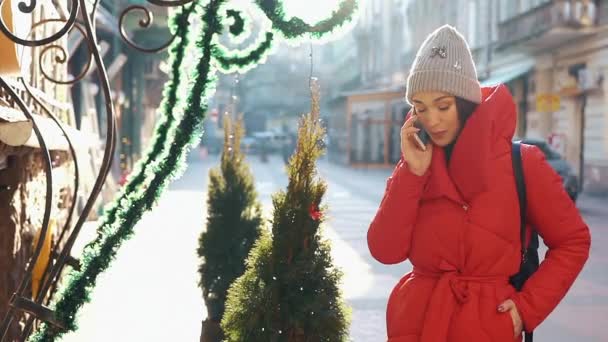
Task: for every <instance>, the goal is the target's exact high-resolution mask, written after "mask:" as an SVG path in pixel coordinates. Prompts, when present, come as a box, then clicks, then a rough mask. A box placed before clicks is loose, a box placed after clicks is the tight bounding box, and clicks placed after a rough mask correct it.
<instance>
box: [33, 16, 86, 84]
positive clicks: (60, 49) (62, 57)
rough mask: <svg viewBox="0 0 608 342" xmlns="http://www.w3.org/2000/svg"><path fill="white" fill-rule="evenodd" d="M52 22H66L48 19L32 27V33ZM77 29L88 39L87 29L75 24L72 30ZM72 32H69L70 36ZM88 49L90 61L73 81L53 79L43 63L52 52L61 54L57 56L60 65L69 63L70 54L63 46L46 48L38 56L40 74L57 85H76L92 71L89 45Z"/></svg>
mask: <svg viewBox="0 0 608 342" xmlns="http://www.w3.org/2000/svg"><path fill="white" fill-rule="evenodd" d="M51 22H65V20H63V19H46V20H43V21H41V22H38V23H36V24H34V25H32V31H33V30H34V29H35V28H36V27H38V26H40V25H44V24H47V23H51ZM71 29H72V30H73V29H76V30H78V31H79V32H80V34H82V36H83V37H85V39H86V33H85V29H84V27H82V25H81V24H80V23H78V22H76V23H74V25H73V26H72V28H71ZM69 33H70V32H68V34H69ZM87 49H88V50H89V59H88V60H87V63H86V65H85V66H84V68H82V70H81V71H80V73H79V74H78V75H76V76H74V78H73V79H71V80H57V79H55V78H53V77H52V76H50V75H49V74H48V73H47V71H46V70H44V63H43V59H44V57H45V56H46V54H47V53H49V52H51V51H52V50H57V51H58V52H59V54H60V55H59V56H55V62H56V63H58V64H65V63H67V61H68V53H67V52H66V51H65V48H64V47H63V46H61V45H49V46H45V47H44V48H42V50H41V51H40V55H39V56H38V65H39V66H40V73H42V75H43V76H44V77H45V78H46V79H47V80H49V81H51V82H53V83H55V84H64V85H66V84H75V83H78V82H80V81H81V80H82V79H83V78H85V77H86V76H87V74H88V72H89V70H90V69H91V62H92V60H93V56H92V53H91V47H90V46H89V45H88V44H87Z"/></svg>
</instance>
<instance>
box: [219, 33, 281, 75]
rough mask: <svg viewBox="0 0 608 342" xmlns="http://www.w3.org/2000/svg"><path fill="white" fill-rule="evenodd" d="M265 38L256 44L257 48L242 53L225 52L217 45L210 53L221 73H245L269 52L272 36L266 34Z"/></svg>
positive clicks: (271, 34)
mask: <svg viewBox="0 0 608 342" xmlns="http://www.w3.org/2000/svg"><path fill="white" fill-rule="evenodd" d="M265 37H266V39H265V40H264V41H263V42H261V43H260V44H258V46H257V47H253V48H250V49H248V50H245V51H242V52H241V51H226V50H224V49H223V48H222V47H221V46H219V45H217V46H215V48H214V49H213V52H212V53H213V58H215V60H216V61H217V62H218V64H219V65H218V67H219V68H220V70H221V71H222V72H225V73H232V72H235V71H239V72H245V71H247V70H249V69H251V68H253V67H254V66H255V65H256V64H258V63H259V62H260V61H262V60H263V59H264V57H266V56H267V55H268V53H269V52H270V50H271V48H272V40H273V37H274V34H273V33H272V32H266V34H265Z"/></svg>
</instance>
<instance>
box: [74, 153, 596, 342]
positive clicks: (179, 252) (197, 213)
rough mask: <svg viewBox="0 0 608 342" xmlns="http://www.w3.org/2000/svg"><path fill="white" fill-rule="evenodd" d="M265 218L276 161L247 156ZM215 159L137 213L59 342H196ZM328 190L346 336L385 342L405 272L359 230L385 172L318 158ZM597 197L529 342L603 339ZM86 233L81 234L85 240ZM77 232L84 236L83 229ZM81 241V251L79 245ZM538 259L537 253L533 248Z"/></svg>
mask: <svg viewBox="0 0 608 342" xmlns="http://www.w3.org/2000/svg"><path fill="white" fill-rule="evenodd" d="M248 158H249V162H250V163H251V165H252V169H253V171H254V174H255V180H256V184H257V190H258V192H259V195H260V197H261V199H262V201H263V204H264V210H265V212H266V214H268V213H269V212H270V210H271V209H272V208H271V207H270V204H271V195H272V194H273V193H274V192H275V191H277V190H279V189H282V188H284V187H285V185H286V181H287V179H286V176H285V173H284V171H283V165H282V161H281V159H280V158H278V157H276V156H273V157H272V158H271V159H270V162H269V163H265V164H264V163H261V162H259V157H257V156H249V157H248ZM217 161H218V159H217V158H216V157H208V158H205V159H201V158H200V157H198V156H197V155H196V154H194V155H193V156H192V158H191V162H190V166H189V169H188V170H187V172H186V174H185V175H184V176H183V177H182V178H181V179H180V180H178V181H177V182H175V183H174V184H173V186H172V187H171V190H170V191H169V192H167V193H166V194H165V195H164V197H163V198H162V199H161V201H160V202H159V205H158V207H157V208H156V209H155V210H154V211H153V212H151V213H148V214H147V215H146V216H144V219H143V220H142V221H141V222H140V223H139V225H138V226H137V228H136V235H135V236H134V237H133V239H132V240H130V241H129V242H127V243H126V244H125V245H124V247H123V249H122V250H121V251H120V253H119V254H118V257H117V259H116V261H115V262H114V264H113V266H112V268H111V269H110V270H109V271H108V272H106V273H105V274H104V275H103V277H101V279H100V280H99V281H98V285H97V288H96V289H95V291H94V293H93V294H92V302H91V303H90V304H89V305H87V306H85V307H84V308H83V310H81V315H80V319H79V323H80V329H79V330H78V331H77V332H76V333H73V334H71V335H69V336H67V337H66V338H64V339H63V341H69V342H73V341H74V342H75V341H87V342H95V341H116V342H120V341H180V342H181V341H198V338H199V334H200V322H201V320H202V319H203V318H204V315H205V310H204V307H203V304H202V296H201V293H200V290H199V289H198V287H197V281H198V279H197V263H198V262H197V259H196V252H195V248H196V245H197V237H198V235H199V233H200V231H201V230H202V229H203V227H204V222H205V206H206V204H205V201H206V195H205V191H206V189H205V188H206V184H207V177H208V170H209V168H210V167H213V166H215V165H217ZM319 165H320V172H321V175H322V176H323V177H324V178H325V179H326V180H327V182H328V184H329V189H328V193H327V195H326V197H325V203H326V204H328V205H329V207H330V211H329V213H328V214H329V217H328V221H327V225H326V227H325V229H324V234H325V236H326V237H327V238H329V239H331V240H332V243H333V250H332V252H333V257H334V261H335V264H336V265H337V266H339V267H340V268H341V269H342V270H343V271H344V273H345V274H344V278H343V284H342V288H343V291H344V296H345V298H346V299H347V300H348V302H349V304H350V305H351V307H352V309H353V322H352V325H351V340H352V341H356V342H378V341H385V336H386V329H385V321H384V311H385V306H386V300H387V297H388V295H389V292H390V290H391V289H392V287H393V286H394V284H395V283H396V282H397V281H398V280H399V278H400V277H401V276H402V275H403V274H404V273H406V272H409V270H410V269H411V266H410V264H409V263H404V264H400V265H394V266H386V265H382V264H380V263H378V262H377V261H375V260H374V259H373V258H372V257H371V255H370V254H369V252H368V249H367V246H366V232H367V228H368V225H369V223H370V220H371V219H372V218H373V215H374V213H375V211H376V209H377V206H378V204H379V202H380V199H381V197H382V193H383V191H384V187H385V181H386V178H387V177H388V176H389V174H390V172H391V170H386V169H376V170H353V169H349V168H345V167H342V166H337V165H334V164H330V163H328V162H327V161H325V160H322V161H320V163H319ZM605 203H606V200H604V203H602V202H601V201H600V200H598V199H594V198H589V197H586V196H583V197H581V199H580V202H579V206H580V207H581V211H582V213H583V215H584V217H585V219H586V221H587V223H588V224H589V225H590V227H591V231H592V237H593V241H592V243H593V247H592V250H591V258H590V260H589V262H588V263H587V265H586V268H585V270H584V272H583V274H582V276H581V277H580V278H579V279H578V281H577V282H576V283H575V285H574V287H573V288H572V290H571V291H570V293H569V294H568V296H567V297H566V298H565V299H564V301H563V302H562V304H561V305H560V306H559V308H558V309H557V310H556V311H555V312H554V313H553V314H552V315H551V316H550V318H549V319H548V320H547V321H545V323H543V325H542V326H541V327H540V328H539V329H538V330H537V332H536V334H535V341H540V342H542V341H551V342H562V341H563V342H566V341H568V342H569V341H584V342H591V341H608V325H606V324H602V323H601V320H602V319H603V318H604V319H605V317H607V316H608V251H607V250H606V249H605V248H602V246H604V245H605V244H606V243H608V210H606V209H605V208H606V205H605ZM93 231H94V227H89V229H87V231H86V232H85V233H88V234H89V235H88V238H90V236H91V235H90V234H91V233H92V232H93ZM83 235H84V233H83ZM86 239H87V237H85V236H83V239H82V241H79V243H80V245H82V243H83V242H84V240H86ZM541 254H544V251H542V252H541Z"/></svg>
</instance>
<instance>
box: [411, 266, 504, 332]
mask: <svg viewBox="0 0 608 342" xmlns="http://www.w3.org/2000/svg"><path fill="white" fill-rule="evenodd" d="M439 269H440V271H439V272H429V271H425V270H422V269H420V268H417V267H414V270H413V272H412V273H413V276H414V277H422V278H434V279H437V283H436V285H435V288H434V289H433V292H432V294H431V298H430V299H429V303H428V306H427V310H426V314H425V319H424V325H423V327H422V333H421V336H420V342H446V341H447V338H448V330H449V328H450V322H451V321H452V315H453V313H454V311H455V310H456V308H457V307H458V306H460V305H465V304H466V303H467V302H468V301H469V299H470V298H471V295H470V292H469V283H489V284H496V285H502V284H507V283H508V281H509V279H508V277H506V276H475V275H463V274H462V273H461V272H460V271H459V270H458V269H457V268H456V267H455V266H453V265H451V264H450V263H448V262H447V261H445V260H442V262H441V263H440V265H439Z"/></svg>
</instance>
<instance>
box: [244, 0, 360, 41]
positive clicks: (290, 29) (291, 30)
mask: <svg viewBox="0 0 608 342" xmlns="http://www.w3.org/2000/svg"><path fill="white" fill-rule="evenodd" d="M255 2H256V4H257V5H258V7H260V9H261V10H262V11H263V12H264V14H266V16H267V17H268V19H270V21H271V22H272V28H273V29H274V30H276V31H278V32H280V33H281V34H282V35H283V36H284V37H285V38H287V39H294V38H300V37H302V36H304V35H305V34H307V33H309V34H310V35H311V37H313V38H321V37H323V36H324V35H326V34H327V33H330V32H332V31H333V30H334V29H336V28H337V27H340V26H342V25H344V24H345V23H347V22H348V21H350V19H351V18H352V16H353V14H354V13H355V11H356V10H357V0H344V1H342V2H341V3H340V6H339V8H338V9H337V10H336V11H334V12H333V13H332V15H331V17H330V18H328V19H325V20H322V21H320V22H318V23H316V24H315V25H309V24H307V23H306V22H305V21H304V20H302V19H300V18H298V17H293V18H291V19H290V20H289V21H286V20H285V10H284V9H283V4H282V3H281V2H280V1H276V0H256V1H255Z"/></svg>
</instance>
